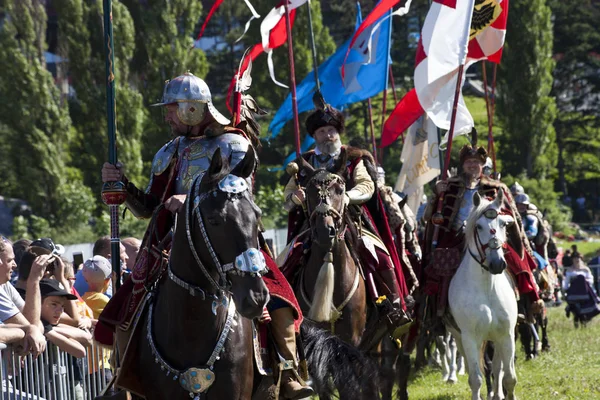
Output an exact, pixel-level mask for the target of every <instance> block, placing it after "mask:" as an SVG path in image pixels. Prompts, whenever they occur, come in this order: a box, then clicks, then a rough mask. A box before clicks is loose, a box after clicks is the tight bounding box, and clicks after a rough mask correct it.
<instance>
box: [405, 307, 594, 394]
mask: <svg viewBox="0 0 600 400" xmlns="http://www.w3.org/2000/svg"><path fill="white" fill-rule="evenodd" d="M548 320H549V330H548V335H549V338H550V345H551V346H552V349H551V351H550V352H548V353H543V354H541V355H540V356H539V357H538V358H537V359H535V360H533V361H525V353H524V352H523V350H522V349H521V347H520V345H518V346H517V365H516V366H517V378H518V383H517V388H516V395H517V398H519V399H520V400H538V399H540V400H545V399H556V400H567V399H568V400H588V399H589V400H592V399H600V317H597V318H596V319H594V320H592V321H591V322H590V323H589V324H588V326H587V327H586V328H584V329H581V328H580V329H575V328H574V327H573V319H572V317H571V318H570V319H567V318H566V316H565V312H564V306H561V307H556V308H552V309H550V310H549V313H548ZM467 379H468V378H467V376H466V375H465V376H459V380H458V383H457V384H455V385H449V384H446V383H443V382H442V381H441V370H439V369H435V368H431V367H427V368H425V369H424V370H422V371H420V372H419V373H417V374H416V375H414V376H412V379H411V381H410V383H409V386H408V390H409V396H410V399H411V400H454V399H468V398H470V390H469V385H468V383H467ZM484 388H485V385H484ZM484 393H485V390H484Z"/></svg>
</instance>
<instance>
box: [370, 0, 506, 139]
mask: <svg viewBox="0 0 600 400" xmlns="http://www.w3.org/2000/svg"><path fill="white" fill-rule="evenodd" d="M475 3H476V4H475ZM470 10H472V12H471V11H470ZM507 17H508V0H477V1H474V0H433V2H432V5H431V8H430V10H429V13H428V14H427V17H426V19H425V23H424V24H423V29H422V33H421V39H420V40H419V47H418V48H417V56H416V61H415V64H416V67H415V74H414V81H415V89H413V90H414V91H410V92H409V93H408V94H407V95H406V96H404V98H402V100H400V102H399V103H398V104H397V105H396V108H395V109H394V111H393V112H392V114H391V115H390V117H389V118H388V120H387V121H386V123H385V125H384V130H383V133H382V139H381V146H382V147H385V146H388V145H390V144H391V143H393V142H394V141H395V140H396V139H397V138H398V136H400V134H401V133H402V132H404V131H405V130H406V129H407V128H408V127H409V126H411V125H412V124H413V123H414V122H415V121H416V120H417V119H418V118H419V117H420V116H421V115H422V113H424V112H427V115H428V117H429V118H430V119H431V120H432V121H433V122H434V123H435V125H436V126H437V127H439V128H441V129H446V130H448V129H449V128H450V118H451V115H452V104H453V100H454V95H455V90H456V82H457V78H458V69H459V67H460V65H461V64H464V65H465V67H464V71H466V70H467V69H468V68H469V66H471V65H472V64H473V63H475V62H477V61H481V60H486V59H489V60H490V61H493V62H500V58H501V56H502V47H503V45H504V37H505V35H506V20H507ZM463 78H464V77H463ZM463 81H464V79H463ZM473 125H474V123H473V117H471V114H470V113H469V110H468V109H467V107H466V105H465V103H464V100H463V98H462V91H461V94H460V97H459V102H458V109H457V115H456V123H455V128H454V136H455V137H456V136H458V135H461V134H466V133H468V132H470V131H471V128H472V127H473ZM446 142H447V138H446V137H445V138H444V139H443V140H442V143H441V145H443V144H444V143H446Z"/></svg>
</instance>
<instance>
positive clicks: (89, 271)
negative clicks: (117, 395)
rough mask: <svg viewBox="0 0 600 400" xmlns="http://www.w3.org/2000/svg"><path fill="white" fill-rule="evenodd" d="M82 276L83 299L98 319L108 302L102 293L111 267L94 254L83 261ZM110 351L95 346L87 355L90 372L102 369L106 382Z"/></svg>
mask: <svg viewBox="0 0 600 400" xmlns="http://www.w3.org/2000/svg"><path fill="white" fill-rule="evenodd" d="M81 272H82V274H83V277H84V278H85V281H86V283H87V284H88V291H87V292H86V293H85V294H84V295H83V297H82V298H83V300H84V301H85V303H86V304H87V305H88V306H89V307H90V308H91V310H92V312H93V314H94V315H93V318H94V319H95V320H97V319H98V317H99V316H100V313H102V310H104V307H105V306H106V304H107V303H108V300H109V298H108V296H107V295H105V294H104V292H105V291H106V289H107V288H108V285H109V283H110V278H111V275H112V268H111V265H110V262H109V261H108V260H107V259H106V258H104V257H102V256H94V257H92V258H90V259H88V260H86V261H85V262H84V263H83V269H82V271H81ZM109 358H110V351H108V350H104V349H101V348H99V347H96V348H95V349H94V351H93V352H92V354H90V356H89V357H88V360H89V364H88V367H89V371H90V373H92V372H95V371H98V368H101V369H104V372H105V376H106V383H108V382H110V380H111V379H112V373H111V370H110V362H109Z"/></svg>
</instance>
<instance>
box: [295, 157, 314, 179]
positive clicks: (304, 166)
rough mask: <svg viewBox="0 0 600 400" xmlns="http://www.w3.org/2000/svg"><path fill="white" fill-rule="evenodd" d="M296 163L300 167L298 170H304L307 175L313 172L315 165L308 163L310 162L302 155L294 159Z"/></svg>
mask: <svg viewBox="0 0 600 400" xmlns="http://www.w3.org/2000/svg"><path fill="white" fill-rule="evenodd" d="M296 163H297V164H298V166H299V167H300V171H302V170H305V171H306V172H307V175H308V176H311V175H312V174H313V173H314V172H315V167H313V166H312V165H310V163H309V162H308V161H306V160H305V159H304V157H302V156H300V157H298V158H297V159H296Z"/></svg>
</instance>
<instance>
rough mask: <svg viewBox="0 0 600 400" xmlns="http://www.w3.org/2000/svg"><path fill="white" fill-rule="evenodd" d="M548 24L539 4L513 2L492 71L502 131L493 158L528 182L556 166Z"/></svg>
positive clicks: (534, 0)
mask: <svg viewBox="0 0 600 400" xmlns="http://www.w3.org/2000/svg"><path fill="white" fill-rule="evenodd" d="M552 55H553V54H552V23H551V12H550V8H549V7H548V6H547V4H546V1H545V0H532V1H526V2H514V3H512V4H511V11H510V17H509V18H508V26H507V36H506V44H505V47H504V55H503V59H502V64H500V68H499V70H498V94H499V96H498V117H499V119H500V121H501V122H502V125H503V127H504V138H503V141H502V142H501V143H499V151H498V154H499V156H500V157H501V158H502V159H503V160H504V171H505V172H506V173H510V174H513V175H516V174H519V173H521V172H522V171H526V172H527V175H528V176H529V177H532V178H540V179H543V178H545V177H549V176H551V175H552V173H553V172H554V169H555V165H556V143H555V134H554V126H553V123H554V119H555V117H556V104H555V100H554V98H553V97H551V96H550V90H551V89H552V79H553V78H552V71H553V68H554V61H553V59H552Z"/></svg>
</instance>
